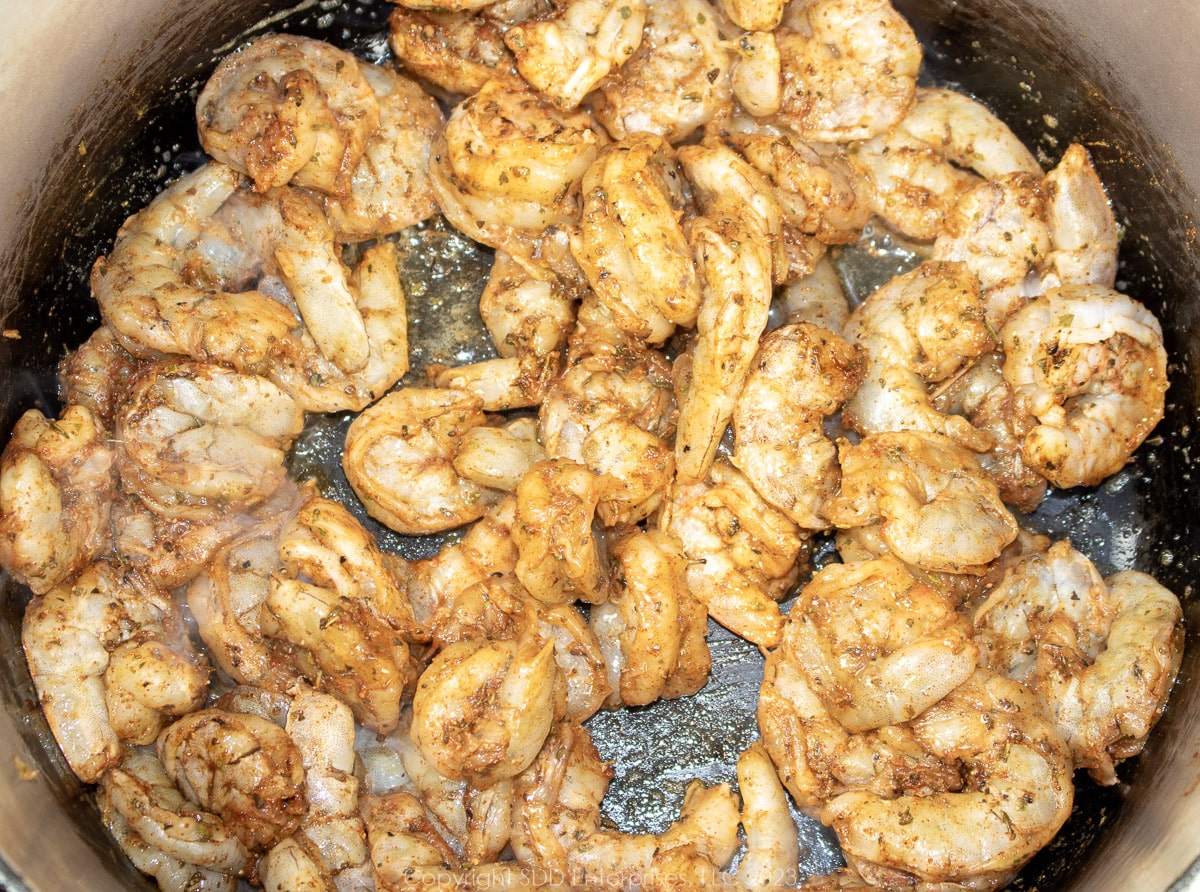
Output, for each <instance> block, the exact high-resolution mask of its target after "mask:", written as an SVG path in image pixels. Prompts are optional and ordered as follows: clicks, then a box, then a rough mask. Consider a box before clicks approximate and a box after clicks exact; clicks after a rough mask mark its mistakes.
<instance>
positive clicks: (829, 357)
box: [729, 323, 865, 530]
mask: <svg viewBox="0 0 1200 892" xmlns="http://www.w3.org/2000/svg"><path fill="white" fill-rule="evenodd" d="M864 366H865V354H864V351H863V350H862V348H861V347H857V346H851V345H850V344H848V343H847V342H846V341H844V340H842V339H841V338H839V337H838V336H837V335H835V334H832V333H831V332H828V331H824V330H822V329H819V328H817V327H815V326H812V325H809V324H807V323H800V324H796V325H785V326H783V327H781V328H777V329H775V330H774V331H772V332H770V333H769V334H767V335H766V336H765V337H764V338H763V339H762V341H761V342H760V345H759V348H758V353H756V354H755V356H754V361H753V363H752V364H751V367H750V372H749V374H747V375H746V381H745V383H744V384H743V385H742V391H741V393H740V394H739V395H738V398H737V402H736V403H735V404H734V409H733V435H734V439H735V442H736V446H735V448H734V451H733V454H732V455H731V456H730V459H729V460H730V462H731V463H732V464H733V465H734V466H735V467H736V468H737V469H738V470H740V471H741V472H742V473H743V474H745V475H746V477H747V478H748V479H749V480H750V482H751V483H752V484H753V485H754V488H755V489H756V490H758V492H759V494H761V495H762V497H763V499H765V500H766V501H767V502H768V503H769V504H770V505H771V506H772V507H773V508H776V509H777V510H779V511H782V512H783V513H784V514H785V515H787V517H788V518H789V519H790V520H792V521H793V522H795V523H796V524H798V525H799V526H801V527H804V528H805V529H814V530H819V529H825V528H826V527H827V526H828V523H829V522H828V520H826V519H825V518H824V516H823V515H822V514H821V507H822V505H823V503H824V502H825V501H826V500H828V499H829V498H831V497H832V496H833V495H834V494H835V493H836V492H837V488H838V482H839V479H840V473H839V469H838V463H837V449H836V447H835V446H834V445H833V443H832V442H831V441H830V440H829V439H828V438H827V437H826V436H825V431H824V428H823V425H824V421H825V419H826V418H827V417H829V416H830V415H832V414H834V413H835V412H836V411H837V410H838V408H839V407H840V406H841V404H842V403H843V402H845V400H846V399H847V397H849V396H850V394H852V393H853V392H854V390H855V389H856V388H857V387H858V383H859V381H860V380H861V378H862V374H863V368H864Z"/></svg>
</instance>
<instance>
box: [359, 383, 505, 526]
mask: <svg viewBox="0 0 1200 892" xmlns="http://www.w3.org/2000/svg"><path fill="white" fill-rule="evenodd" d="M485 420H486V419H485V418H484V415H483V412H482V411H481V406H480V400H479V399H478V397H476V396H474V395H472V394H469V393H467V392H466V391H463V390H449V389H441V388H414V387H408V388H403V389H401V390H396V391H393V392H392V393H389V394H388V395H387V396H385V397H384V398H383V399H381V400H379V402H377V403H375V404H374V405H373V406H371V407H370V408H369V409H367V410H366V411H365V412H363V413H362V414H361V415H359V416H358V417H357V418H356V419H354V422H353V423H352V424H351V425H350V428H349V430H348V431H347V432H346V449H345V452H344V453H343V456H342V467H343V469H344V470H345V472H346V478H347V479H348V480H349V481H350V485H351V486H352V487H353V488H354V492H355V493H356V494H357V495H358V497H359V498H360V499H361V500H362V502H363V504H364V505H365V506H366V508H367V511H368V513H370V515H371V516H372V517H374V518H375V519H376V520H380V521H382V522H383V523H385V524H387V525H388V526H389V527H391V528H392V529H394V530H397V531H398V532H401V533H406V534H409V535H419V534H421V533H436V532H440V531H442V530H448V529H451V528H453V527H457V526H462V525H463V524H465V523H469V522H471V521H472V520H476V519H478V518H479V517H481V516H483V513H484V512H485V511H486V510H487V508H488V506H489V505H490V504H492V503H494V502H495V501H496V499H495V498H494V494H492V493H491V492H490V491H489V490H486V489H484V488H482V487H480V486H478V485H476V484H475V483H472V482H471V481H470V480H467V479H465V478H463V477H461V476H460V475H459V474H458V472H457V471H455V470H454V457H455V455H457V453H458V450H459V448H460V445H461V442H462V436H463V434H464V433H465V432H466V431H467V430H468V429H470V428H472V427H477V426H479V425H482V424H483V423H484V422H485Z"/></svg>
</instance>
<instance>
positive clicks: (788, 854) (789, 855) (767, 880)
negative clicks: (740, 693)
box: [737, 741, 800, 889]
mask: <svg viewBox="0 0 1200 892" xmlns="http://www.w3.org/2000/svg"><path fill="white" fill-rule="evenodd" d="M737 779H738V792H739V793H740V794H741V797H742V828H743V829H744V830H745V832H746V852H745V854H744V855H743V856H742V860H741V862H740V863H739V864H738V866H737V878H738V880H739V881H740V882H741V883H742V885H743V886H745V887H746V888H747V889H772V888H778V887H779V886H780V885H794V884H795V881H796V880H798V879H799V877H798V876H797V870H796V864H797V862H798V861H799V860H800V839H799V836H798V834H797V831H796V822H795V821H793V820H792V813H791V810H790V809H789V808H788V801H787V794H786V793H785V792H784V789H783V785H782V784H781V783H780V782H779V775H777V774H776V773H775V766H774V765H773V764H772V763H771V757H770V756H769V755H768V753H767V749H766V746H765V745H764V744H763V743H762V741H757V742H755V743H753V744H751V745H750V746H749V747H748V748H747V749H745V750H743V751H742V754H741V755H740V756H739V757H738V761H737ZM789 879H790V880H791V882H790V883H789V882H788V880H789Z"/></svg>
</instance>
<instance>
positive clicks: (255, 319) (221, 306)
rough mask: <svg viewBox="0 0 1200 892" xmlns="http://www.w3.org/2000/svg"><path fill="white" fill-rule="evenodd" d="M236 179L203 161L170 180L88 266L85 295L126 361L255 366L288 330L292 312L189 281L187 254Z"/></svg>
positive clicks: (203, 280) (220, 286)
mask: <svg viewBox="0 0 1200 892" xmlns="http://www.w3.org/2000/svg"><path fill="white" fill-rule="evenodd" d="M240 180H241V178H240V177H239V176H238V174H237V173H236V172H235V171H234V170H232V169H231V168H229V167H226V166H225V165H223V164H217V163H211V164H207V165H205V166H204V167H201V168H200V169H199V170H197V171H195V172H194V173H190V174H188V175H186V176H184V177H181V178H180V179H178V180H176V181H175V182H174V183H172V184H171V185H170V186H168V187H167V188H166V189H164V190H163V191H162V192H160V193H159V194H158V196H157V197H156V198H155V199H154V200H153V201H151V202H150V204H148V205H147V206H146V207H145V208H143V209H142V210H141V211H139V212H138V213H136V214H134V215H133V216H132V217H130V218H129V219H128V220H126V221H125V223H124V225H123V226H122V227H121V229H120V230H119V231H118V232H117V238H116V242H115V243H114V245H113V249H112V251H111V253H109V255H108V256H107V257H100V258H99V259H97V260H96V264H95V266H94V267H93V268H92V275H91V287H92V295H93V296H94V297H95V298H96V300H97V302H98V303H99V304H100V313H101V315H102V316H103V318H104V321H105V322H106V323H107V325H108V326H109V328H111V329H112V331H113V333H114V334H115V335H116V337H117V340H118V342H119V343H120V344H121V346H122V347H124V348H125V349H126V350H128V351H129V352H130V353H132V354H133V355H134V356H137V357H139V358H143V359H154V358H157V357H159V356H161V355H163V354H182V355H184V356H192V357H195V358H197V359H212V360H214V361H217V362H225V363H229V364H230V365H233V366H235V367H237V368H247V367H249V366H252V365H254V364H255V363H258V362H261V361H262V360H263V359H264V358H265V357H266V356H267V355H268V353H269V352H270V350H271V348H272V346H273V345H274V344H275V343H276V342H277V341H278V340H279V339H280V338H283V337H284V336H286V335H287V334H288V333H289V332H290V331H291V330H292V328H294V327H295V326H296V317H295V315H294V314H293V312H292V310H291V309H289V308H288V307H287V306H286V305H285V304H283V303H281V302H280V301H278V300H276V299H275V298H273V297H269V296H268V295H266V294H264V293H262V292H259V291H241V290H234V288H235V287H236V286H233V285H228V284H226V283H224V282H222V281H220V279H218V281H217V287H213V284H212V283H211V282H210V281H208V276H207V275H203V274H202V275H200V276H196V275H195V273H194V272H193V270H192V261H193V260H194V258H193V257H192V256H190V255H191V252H190V251H189V248H190V247H191V246H193V245H195V244H196V243H197V241H199V240H201V239H202V237H203V236H204V235H205V230H206V229H207V228H209V227H211V226H212V225H213V223H212V218H213V217H214V215H215V214H216V213H217V211H219V210H220V209H221V206H222V205H223V204H225V202H226V201H227V200H228V199H229V198H230V196H232V195H233V194H234V193H235V192H236V191H237V189H238V186H239V183H240Z"/></svg>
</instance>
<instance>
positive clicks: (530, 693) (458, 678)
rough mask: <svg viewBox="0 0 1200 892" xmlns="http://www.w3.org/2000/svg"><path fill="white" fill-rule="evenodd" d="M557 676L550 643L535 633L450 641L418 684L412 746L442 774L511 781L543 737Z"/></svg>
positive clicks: (487, 782) (549, 719)
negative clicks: (505, 638) (515, 637)
mask: <svg viewBox="0 0 1200 892" xmlns="http://www.w3.org/2000/svg"><path fill="white" fill-rule="evenodd" d="M556 678H557V669H556V667H555V662H554V643H553V642H552V641H548V640H546V639H544V638H541V637H540V636H536V635H526V636H524V637H523V638H521V639H518V640H515V641H489V640H487V639H480V638H477V639H472V640H469V641H462V642H459V643H457V644H451V645H450V646H449V647H446V648H445V649H443V650H442V651H441V652H440V653H439V654H438V655H437V656H436V657H434V659H433V662H431V663H430V664H429V668H428V669H426V670H425V672H424V673H422V675H421V678H420V680H419V681H418V683H417V690H416V693H415V694H414V695H413V725H412V739H413V742H414V743H415V744H416V745H417V746H418V747H420V749H421V753H422V754H423V755H424V756H425V758H426V759H428V760H429V761H430V762H431V763H432V764H433V765H434V766H435V767H436V768H437V770H438V771H439V772H440V773H441V774H443V775H444V776H446V777H452V778H467V779H470V780H471V781H473V782H475V783H477V784H480V785H481V786H488V785H490V784H492V783H494V782H496V781H500V780H504V779H506V778H511V777H515V776H516V775H518V774H520V773H521V772H522V771H524V770H525V769H526V768H527V767H528V766H529V764H530V763H531V762H532V761H533V760H534V758H535V757H536V756H537V754H538V751H539V750H540V749H541V748H542V743H543V742H544V741H545V739H546V735H547V734H549V733H550V728H551V726H552V725H553V723H554V719H555V712H556V711H557V710H556V707H555V703H554V700H555V680H556ZM484 691H486V696H483V697H481V696H480V695H481V692H484Z"/></svg>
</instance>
